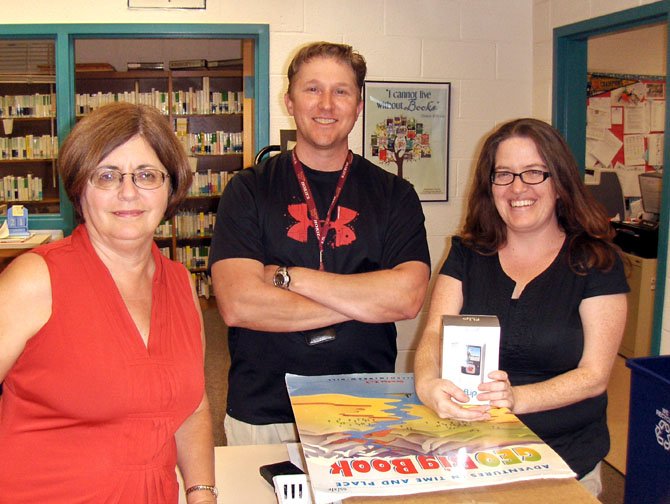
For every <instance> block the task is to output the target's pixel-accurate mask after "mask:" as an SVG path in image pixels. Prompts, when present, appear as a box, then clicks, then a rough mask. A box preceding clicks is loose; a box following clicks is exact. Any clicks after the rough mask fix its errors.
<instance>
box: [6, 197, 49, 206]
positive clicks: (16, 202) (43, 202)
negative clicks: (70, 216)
mask: <svg viewBox="0 0 670 504" xmlns="http://www.w3.org/2000/svg"><path fill="white" fill-rule="evenodd" d="M58 203H60V200H59V199H58V198H43V199H41V200H25V201H23V200H12V201H5V200H0V204H3V205H7V206H12V205H23V206H30V205H55V204H58Z"/></svg>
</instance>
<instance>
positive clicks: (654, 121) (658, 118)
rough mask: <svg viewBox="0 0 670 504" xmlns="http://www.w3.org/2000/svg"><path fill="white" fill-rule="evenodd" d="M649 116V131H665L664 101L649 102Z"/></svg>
mask: <svg viewBox="0 0 670 504" xmlns="http://www.w3.org/2000/svg"><path fill="white" fill-rule="evenodd" d="M649 116H650V117H649V129H650V131H663V130H665V101H662V100H652V101H651V102H650V110H649ZM650 164H651V163H650Z"/></svg>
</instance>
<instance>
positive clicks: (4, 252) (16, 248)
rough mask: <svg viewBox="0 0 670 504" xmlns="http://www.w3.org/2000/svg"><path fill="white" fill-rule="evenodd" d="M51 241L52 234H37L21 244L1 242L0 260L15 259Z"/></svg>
mask: <svg viewBox="0 0 670 504" xmlns="http://www.w3.org/2000/svg"><path fill="white" fill-rule="evenodd" d="M50 239H51V233H35V234H33V235H32V236H30V237H29V238H27V239H26V240H24V241H21V242H5V243H3V242H2V241H0V258H1V259H8V258H14V257H16V256H18V255H21V254H23V253H24V252H27V251H28V250H30V249H32V248H35V247H37V246H39V245H42V244H43V243H47V242H48V241H49V240H50Z"/></svg>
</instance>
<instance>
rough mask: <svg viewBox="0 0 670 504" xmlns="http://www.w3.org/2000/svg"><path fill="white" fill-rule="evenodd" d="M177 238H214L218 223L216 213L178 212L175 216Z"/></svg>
mask: <svg viewBox="0 0 670 504" xmlns="http://www.w3.org/2000/svg"><path fill="white" fill-rule="evenodd" d="M174 221H175V229H176V232H177V238H203V237H208V236H212V232H213V231H214V224H215V222H216V213H215V212H207V213H205V212H194V211H190V210H186V211H181V212H177V215H175V219H174Z"/></svg>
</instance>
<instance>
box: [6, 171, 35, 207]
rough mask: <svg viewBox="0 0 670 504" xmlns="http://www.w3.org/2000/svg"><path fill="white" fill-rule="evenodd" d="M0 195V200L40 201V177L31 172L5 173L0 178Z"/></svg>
mask: <svg viewBox="0 0 670 504" xmlns="http://www.w3.org/2000/svg"><path fill="white" fill-rule="evenodd" d="M0 197H1V200H2V201H41V200H42V199H43V194H42V179H41V178H40V177H34V176H33V175H31V174H28V175H26V176H25V177H23V176H15V175H5V176H4V177H2V178H0Z"/></svg>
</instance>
